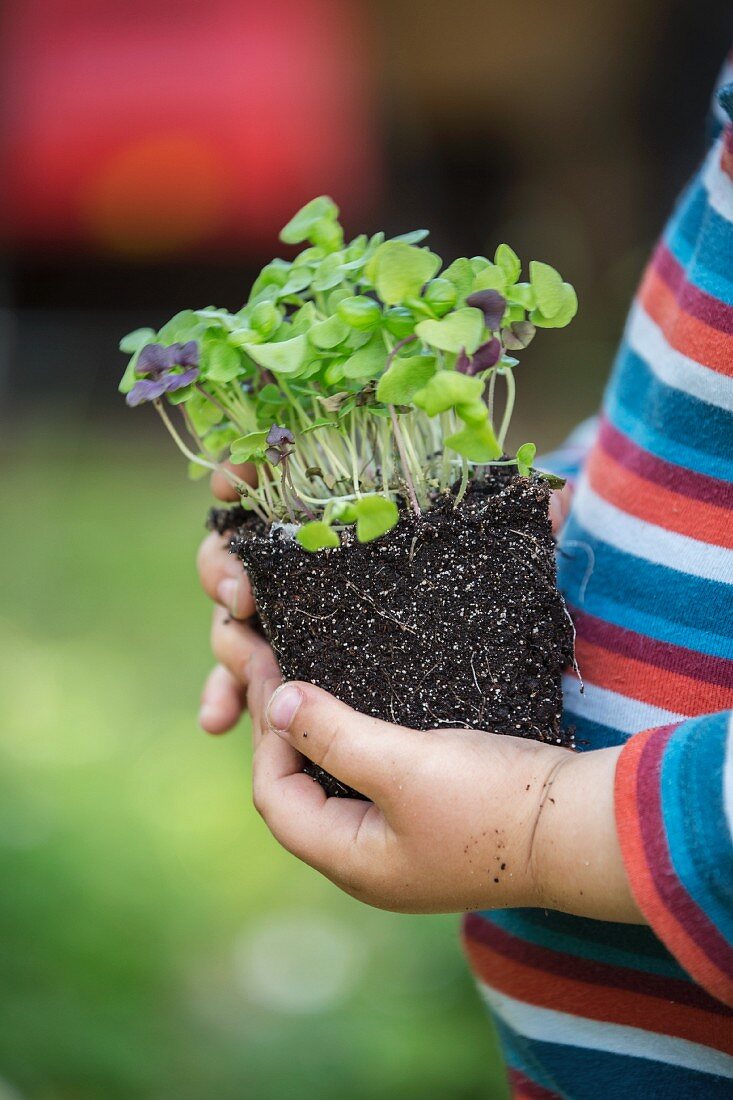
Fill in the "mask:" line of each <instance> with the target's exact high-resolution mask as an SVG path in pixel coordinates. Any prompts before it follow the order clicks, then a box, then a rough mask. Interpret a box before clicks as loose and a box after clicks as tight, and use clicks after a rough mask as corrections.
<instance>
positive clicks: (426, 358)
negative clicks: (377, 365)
mask: <svg viewBox="0 0 733 1100" xmlns="http://www.w3.org/2000/svg"><path fill="white" fill-rule="evenodd" d="M434 374H435V357H434V356H432V355H411V356H409V357H408V358H405V359H396V360H394V361H393V363H392V366H391V367H390V368H389V370H388V371H387V373H386V374H383V375H382V377H381V378H380V380H379V385H378V386H377V401H384V403H385V404H386V405H409V404H410V402H411V401H412V399H413V397H414V396H415V394H416V393H417V392H418V390H421V389H422V388H423V387H424V386H425V385H426V383H427V382H428V380H429V379H430V378H431V377H432V376H433V375H434Z"/></svg>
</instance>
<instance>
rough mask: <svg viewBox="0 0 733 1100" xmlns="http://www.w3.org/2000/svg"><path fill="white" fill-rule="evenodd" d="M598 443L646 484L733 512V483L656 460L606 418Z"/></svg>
mask: <svg viewBox="0 0 733 1100" xmlns="http://www.w3.org/2000/svg"><path fill="white" fill-rule="evenodd" d="M598 442H599V443H600V444H601V445H602V446H603V449H604V451H605V452H606V454H609V455H611V456H612V457H613V458H614V459H615V460H616V461H617V462H618V463H619V464H620V465H621V466H624V467H625V468H626V469H627V470H631V471H632V472H633V473H636V474H638V475H639V476H640V477H643V478H646V480H647V481H653V482H655V483H656V484H657V485H662V486H664V487H665V488H667V489H671V490H672V491H673V492H675V493H679V494H682V495H683V496H686V497H689V498H690V499H691V500H700V501H704V502H705V503H706V504H713V505H715V506H716V507H718V508H729V509H730V510H731V512H733V483H731V482H730V481H720V480H719V479H718V478H715V477H708V476H707V475H706V474H698V473H696V472H695V471H694V470H688V469H685V468H684V467H683V466H677V465H675V464H674V463H672V462H667V461H665V459H662V458H657V457H656V455H652V454H650V453H649V452H648V451H645V450H643V449H642V448H641V447H639V446H638V445H637V444H636V443H634V442H632V440H631V439H629V438H628V436H625V435H623V433H622V432H620V431H619V430H618V428H615V427H614V426H613V425H612V424H611V423H610V422H609V421H608V420H607V419H605V417H604V418H603V419H602V420H601V425H600V428H599V431H598Z"/></svg>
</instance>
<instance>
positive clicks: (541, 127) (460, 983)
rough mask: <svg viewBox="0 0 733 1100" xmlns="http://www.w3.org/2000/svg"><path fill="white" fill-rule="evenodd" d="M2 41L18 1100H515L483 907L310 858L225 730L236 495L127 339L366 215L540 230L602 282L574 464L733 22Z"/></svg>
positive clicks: (76, 9)
mask: <svg viewBox="0 0 733 1100" xmlns="http://www.w3.org/2000/svg"><path fill="white" fill-rule="evenodd" d="M0 19H1V20H2V26H0V30H1V31H2V33H0V178H2V179H3V183H4V188H5V192H6V193H5V194H4V196H3V202H2V203H0V398H1V400H0V465H1V468H2V477H1V478H0V508H1V511H0V517H1V518H0V542H1V547H2V557H1V560H0V564H1V565H2V568H1V569H0V1020H2V1024H1V1026H0V1100H208V1098H210V1097H212V1098H214V1097H215V1098H216V1100H229V1098H232V1100H244V1098H249V1097H253V1098H255V1100H283V1098H285V1100H287V1098H289V1097H290V1096H294V1095H298V1096H299V1097H301V1098H302V1100H311V1098H312V1100H316V1098H317V1100H332V1098H333V1100H336V1098H340V1097H343V1096H348V1097H352V1098H355V1100H361V1098H365V1100H366V1098H371V1097H377V1096H379V1097H383V1098H385V1100H398V1098H399V1100H407V1098H411V1097H415V1098H417V1097H420V1098H421V1100H433V1098H434V1100H445V1098H448V1100H452V1098H455V1100H463V1098H465V1100H469V1098H471V1100H472V1098H477V1100H478V1098H488V1100H502V1098H503V1097H504V1096H505V1095H506V1093H505V1086H504V1076H503V1070H502V1068H501V1064H500V1061H499V1057H498V1053H497V1049H496V1046H495V1042H494V1038H493V1035H492V1032H491V1030H490V1028H489V1026H488V1024H487V1022H486V1020H485V1017H484V1013H483V1010H482V1008H481V1006H480V1004H479V1000H478V997H477V995H476V993H475V992H474V989H473V987H472V984H471V981H470V979H469V977H468V974H467V971H466V969H465V967H464V964H463V961H462V957H461V954H460V948H459V945H458V940H457V935H456V932H457V924H458V921H457V918H454V917H450V916H447V917H435V918H433V917H430V918H428V917H405V916H395V915H393V914H387V913H381V912H377V911H373V910H369V909H367V908H365V907H363V906H361V905H359V904H358V903H357V902H355V901H353V900H352V899H350V898H348V897H346V896H344V895H341V894H340V893H339V892H338V891H337V890H336V889H335V888H333V887H332V886H331V885H330V884H329V883H327V882H325V881H324V880H322V879H321V878H319V877H318V876H317V875H316V874H315V873H314V872H312V871H311V870H310V869H308V868H306V867H304V866H302V865H300V864H298V863H297V861H295V860H294V859H293V858H291V857H290V856H288V855H287V854H286V853H284V852H282V851H281V850H279V849H278V847H277V845H276V844H275V843H274V841H273V840H272V839H271V837H270V836H269V834H268V833H267V831H266V829H265V827H264V825H263V823H262V822H261V821H260V819H259V818H258V817H257V815H256V814H255V812H254V811H253V809H252V807H251V805H250V797H249V782H250V777H249V756H250V751H249V742H248V736H247V730H246V723H245V724H243V726H242V728H241V729H239V730H238V731H236V732H235V733H233V734H231V735H229V736H228V737H227V738H223V739H213V738H207V737H206V736H205V735H204V734H203V733H201V732H200V731H199V730H198V729H197V727H196V722H195V715H196V711H197V707H198V698H199V691H200V687H201V683H202V680H203V677H204V676H205V674H206V672H207V671H208V668H209V667H210V661H211V659H210V657H209V654H208V645H207V634H208V621H209V614H210V612H209V608H208V606H207V602H206V600H205V598H204V596H203V594H202V593H201V592H200V591H199V589H198V587H197V582H196V577H195V569H194V557H195V551H196V547H197V544H198V542H199V540H200V538H201V536H202V534H203V521H204V517H205V513H206V510H207V508H208V505H209V500H208V495H207V492H208V490H207V486H206V484H205V483H197V484H192V483H189V482H188V481H187V480H186V476H185V470H184V468H183V464H182V463H180V462H179V461H178V457H177V455H176V454H175V453H173V451H172V448H170V447H169V446H168V440H167V439H164V438H163V437H162V433H160V432H159V430H158V425H157V424H156V423H155V422H154V417H153V414H152V412H151V410H149V409H148V410H147V411H146V410H138V411H136V412H135V413H130V412H128V411H127V410H126V409H125V408H124V405H123V403H122V402H121V400H120V398H119V396H118V395H117V393H116V383H117V379H118V376H119V374H120V373H121V370H122V366H123V357H122V356H119V355H118V354H117V351H116V345H117V340H118V339H119V336H120V335H121V334H122V333H124V332H126V331H129V330H130V329H132V328H134V327H136V326H138V325H147V324H152V325H157V324H159V323H161V322H162V321H163V320H164V319H165V318H166V317H167V316H169V315H170V314H171V313H173V312H174V311H175V310H177V309H178V308H181V307H182V306H188V305H193V306H202V305H205V304H207V303H209V302H213V303H215V304H220V305H226V306H228V307H230V308H237V307H238V306H239V305H240V304H241V302H242V301H243V300H244V298H245V297H246V289H247V284H248V282H249V281H250V280H251V278H252V276H253V274H254V272H255V271H256V270H257V268H258V266H260V265H261V264H262V263H263V262H264V261H265V260H266V259H267V258H268V257H269V256H270V255H271V254H273V253H274V252H276V251H277V245H276V241H275V238H276V230H277V228H278V226H279V225H280V224H282V222H284V221H285V220H286V218H287V217H288V216H289V215H290V214H291V213H292V212H293V210H294V209H296V208H297V207H298V206H299V205H300V204H301V203H302V202H303V201H305V200H306V199H308V198H310V197H312V195H313V194H314V193H317V192H320V191H330V192H332V193H333V194H334V197H335V198H336V199H337V201H339V203H340V204H341V205H342V207H343V209H344V220H345V224H346V227H347V230H348V231H349V232H350V233H354V234H355V233H357V232H359V231H360V230H362V229H364V230H369V231H373V230H376V229H378V228H385V229H386V230H388V231H390V232H398V231H401V230H406V229H411V228H415V227H417V226H419V225H427V226H429V227H430V228H431V229H432V230H433V234H434V235H433V238H432V240H433V242H434V247H435V248H436V249H437V250H438V251H440V252H441V254H442V255H443V256H444V257H445V258H446V260H447V261H450V260H451V259H453V258H454V257H455V256H456V255H459V254H462V253H464V254H465V253H467V254H469V255H471V254H473V253H476V252H483V251H487V250H490V251H493V249H494V247H495V245H496V244H497V243H498V242H499V241H501V240H508V241H510V243H512V244H513V245H514V246H515V247H516V248H517V250H518V251H519V252H520V254H521V255H522V256H523V257H524V258H526V259H529V258H533V257H536V258H540V259H544V260H547V261H548V262H550V263H552V264H556V265H557V266H558V267H559V268H560V270H561V271H562V272H563V274H564V275H565V276H566V277H567V278H568V279H570V280H571V281H572V282H574V283H575V284H576V286H577V288H578V293H579V298H580V303H581V309H580V314H579V316H578V318H577V320H576V321H575V322H574V323H573V325H572V326H571V328H570V329H569V330H568V331H567V332H563V333H548V334H547V338H546V339H543V340H542V342H541V345H542V350H541V352H540V351H539V350H535V348H534V347H533V348H532V349H530V354H528V355H527V357H526V360H523V364H522V378H521V381H520V393H519V409H518V414H517V416H516V418H515V433H516V439H515V442H521V441H523V440H524V439H527V438H532V439H535V440H536V441H537V442H538V444H539V445H540V447H548V446H552V445H554V444H555V443H556V442H558V441H559V440H560V439H561V438H562V436H563V434H564V433H565V432H566V431H567V430H568V429H569V428H570V427H571V426H572V425H573V424H574V423H576V422H577V420H578V419H580V418H581V417H583V416H585V415H588V414H589V413H591V412H593V411H594V410H595V408H596V406H597V402H598V399H599V396H600V394H601V391H602V387H603V382H604V378H605V375H606V373H607V371H608V369H609V366H610V363H611V360H612V357H613V351H614V347H615V344H616V343H617V341H618V337H619V334H620V330H621V326H622V324H623V318H624V313H625V309H626V305H627V303H628V300H629V297H630V295H631V293H632V292H633V288H634V284H635V281H636V279H637V278H638V275H639V272H640V270H641V267H642V264H643V261H644V257H645V254H646V252H647V250H648V248H649V246H650V244H651V242H652V240H653V238H654V236H655V234H656V232H657V231H658V229H659V227H660V226H661V224H662V223H663V221H664V218H665V216H666V214H667V212H668V209H669V206H670V203H671V202H672V200H673V198H674V195H675V194H676V192H677V191H678V189H679V187H680V185H681V184H682V182H683V181H684V179H685V176H686V175H687V173H688V172H689V170H690V169H691V167H692V166H693V164H694V162H695V159H696V158H697V156H698V155H699V153H700V150H701V148H702V141H703V130H702V127H701V122H702V118H703V116H704V113H705V109H706V104H707V102H708V99H709V94H710V88H711V87H712V83H713V81H714V77H715V73H716V70H717V68H718V67H719V65H720V63H721V61H722V59H723V56H724V54H725V51H726V49H727V48H728V45H729V32H730V3H729V0H699V2H698V3H696V4H694V5H691V4H690V5H679V4H675V3H671V2H665V0H599V2H598V3H594V4H587V3H584V2H583V0H557V2H556V3H554V4H552V5H548V4H546V3H543V2H541V0H523V2H522V3H519V4H516V3H515V4H506V3H503V2H493V0H454V3H453V4H451V5H450V8H447V7H446V5H445V4H443V3H439V2H438V0H420V2H418V0H372V2H368V0H297V2H296V0H271V2H268V3H267V4H265V3H262V2H258V0H207V3H206V4H204V3H203V2H202V0H55V3H54V4H53V5H50V4H48V3H47V0H10V2H8V3H6V4H5V5H4V6H3V9H2V12H0ZM171 134H173V135H174V137H175V140H173V141H172V140H171ZM212 135H214V136H212ZM214 138H215V139H216V140H214ZM207 142H208V144H207ZM217 143H218V144H217ZM217 157H218V158H219V159H216V158H217ZM207 158H209V159H207ZM212 165H214V166H215V170H213V171H212V170H211V166H212ZM197 173H198V175H197ZM217 203H218V205H217ZM539 344H540V342H539V341H538V347H539Z"/></svg>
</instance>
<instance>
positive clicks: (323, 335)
mask: <svg viewBox="0 0 733 1100" xmlns="http://www.w3.org/2000/svg"><path fill="white" fill-rule="evenodd" d="M350 331H351V330H350V329H349V326H348V325H347V324H345V323H344V322H343V321H342V320H341V318H340V317H338V316H336V315H335V314H334V316H333V317H327V318H326V320H325V321H319V322H318V323H317V324H315V325H314V326H313V328H312V329H311V330H310V332H309V333H308V339H309V340H310V342H311V344H313V346H314V347H316V348H320V349H321V350H328V349H330V348H335V347H338V345H339V344H343V342H344V340H346V338H347V337H348V335H349V333H350Z"/></svg>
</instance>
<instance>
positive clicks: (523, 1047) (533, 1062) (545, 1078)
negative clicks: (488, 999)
mask: <svg viewBox="0 0 733 1100" xmlns="http://www.w3.org/2000/svg"><path fill="white" fill-rule="evenodd" d="M492 1019H493V1021H494V1024H495V1026H496V1030H497V1033H498V1035H499V1042H500V1043H501V1051H502V1054H503V1055H504V1059H505V1061H506V1063H507V1065H508V1066H510V1067H511V1069H516V1070H519V1072H520V1073H523V1074H524V1076H525V1077H529V1079H530V1080H531V1081H534V1083H535V1084H536V1085H541V1086H542V1088H544V1089H549V1091H550V1092H554V1093H558V1094H559V1092H560V1088H559V1086H558V1085H557V1084H556V1082H555V1081H553V1079H552V1078H551V1077H550V1076H549V1075H548V1074H547V1073H546V1072H545V1070H544V1068H543V1066H542V1064H541V1063H540V1062H539V1060H538V1059H537V1057H536V1055H534V1054H533V1052H532V1050H531V1049H530V1046H529V1044H528V1043H527V1040H526V1039H524V1038H522V1037H521V1036H519V1035H517V1033H516V1031H514V1029H513V1028H510V1027H507V1025H506V1024H505V1023H504V1022H503V1021H502V1020H500V1019H499V1017H498V1016H495V1015H493V1013H492Z"/></svg>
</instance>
